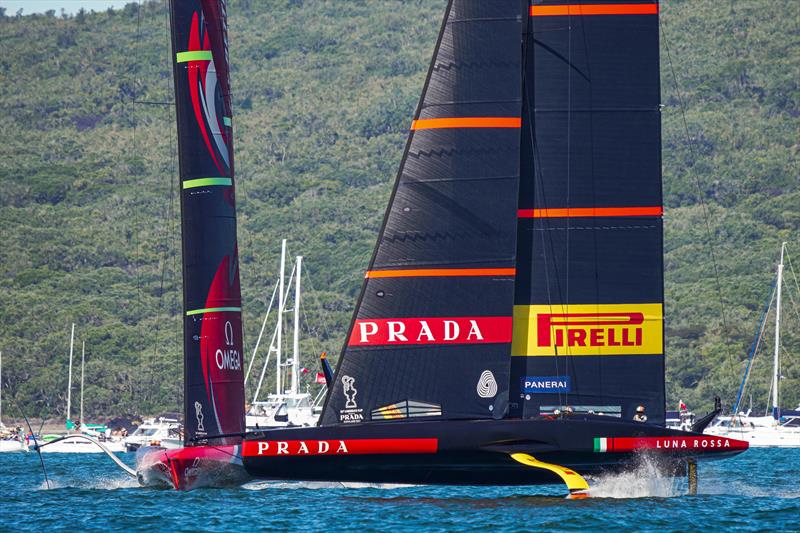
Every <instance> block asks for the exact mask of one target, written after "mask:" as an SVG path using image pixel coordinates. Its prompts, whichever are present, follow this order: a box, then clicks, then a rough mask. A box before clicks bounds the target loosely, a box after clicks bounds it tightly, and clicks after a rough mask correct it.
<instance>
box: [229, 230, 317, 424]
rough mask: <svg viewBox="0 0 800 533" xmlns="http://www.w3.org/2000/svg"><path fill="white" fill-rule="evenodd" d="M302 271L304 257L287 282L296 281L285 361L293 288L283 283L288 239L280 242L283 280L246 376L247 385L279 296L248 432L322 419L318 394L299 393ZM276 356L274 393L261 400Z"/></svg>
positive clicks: (248, 418)
mask: <svg viewBox="0 0 800 533" xmlns="http://www.w3.org/2000/svg"><path fill="white" fill-rule="evenodd" d="M302 268H303V258H302V256H297V258H296V259H295V267H294V269H293V270H292V272H291V274H290V275H289V280H288V281H289V283H288V285H290V286H291V284H292V281H294V301H293V305H294V309H293V310H292V311H293V317H294V327H293V331H292V333H293V338H292V341H293V342H292V357H291V358H290V359H286V360H284V353H283V314H284V312H285V311H286V303H287V301H288V300H289V298H288V297H289V290H290V289H289V288H285V283H284V281H285V273H286V239H284V240H283V241H281V266H280V277H279V278H278V282H277V283H276V286H275V290H274V291H273V293H272V298H271V300H270V303H269V306H268V308H267V313H266V316H265V317H264V322H263V323H262V325H261V332H260V333H259V335H258V340H257V341H256V346H255V348H254V350H253V356H252V357H251V358H250V366H249V367H248V369H247V375H246V376H245V383H247V378H248V377H249V375H250V370H251V369H252V366H253V361H254V360H255V356H256V353H257V350H258V346H259V344H260V342H261V337H262V335H263V333H264V328H265V327H266V325H267V319H268V318H269V314H270V310H271V309H272V304H273V303H274V302H275V295H276V294H277V296H278V320H277V323H276V325H275V330H274V331H273V334H272V340H271V341H270V346H269V349H268V351H267V357H266V359H265V361H264V366H263V368H262V370H261V375H260V377H259V380H258V385H257V386H256V391H255V394H253V401H252V402H251V403H250V405H249V407H248V408H247V412H246V416H245V425H246V427H247V430H248V431H252V430H257V429H266V428H277V427H287V426H313V425H316V423H317V419H318V418H319V412H318V410H317V409H316V408H315V406H316V404H317V403H318V401H319V399H320V398H321V397H322V396H321V395H318V396H317V398H313V397H312V396H311V394H310V393H309V392H301V391H300V374H301V372H304V371H305V370H304V369H302V370H301V367H300V286H301V278H302ZM273 353H274V354H275V360H276V365H275V366H276V383H275V393H274V394H269V395H268V396H267V399H266V400H259V399H258V395H259V393H260V392H261V386H262V384H263V382H264V376H265V374H266V371H267V368H268V366H269V360H270V357H271V356H272V354H273ZM287 372H288V373H289V374H290V375H291V381H290V382H289V386H288V387H286V382H285V379H284V378H285V376H284V374H285V373H287Z"/></svg>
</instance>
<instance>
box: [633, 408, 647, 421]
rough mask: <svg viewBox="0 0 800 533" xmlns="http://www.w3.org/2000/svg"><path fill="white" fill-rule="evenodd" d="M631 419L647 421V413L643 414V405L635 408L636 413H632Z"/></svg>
mask: <svg viewBox="0 0 800 533" xmlns="http://www.w3.org/2000/svg"><path fill="white" fill-rule="evenodd" d="M633 419H634V421H636V422H647V415H646V414H644V405H640V406H639V407H637V408H636V414H635V415H633Z"/></svg>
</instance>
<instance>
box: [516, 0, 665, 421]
mask: <svg viewBox="0 0 800 533" xmlns="http://www.w3.org/2000/svg"><path fill="white" fill-rule="evenodd" d="M658 44H659V43H658V4H656V3H654V2H622V3H621V2H616V3H607V2H602V3H601V2H595V1H593V0H581V2H564V1H558V2H557V1H548V0H545V1H538V0H537V1H536V2H534V3H533V5H532V6H531V7H530V10H529V23H528V34H527V46H526V58H525V69H524V89H523V92H524V106H523V120H522V144H521V154H522V155H521V159H522V172H521V184H520V200H519V202H520V205H519V213H518V216H519V222H518V223H519V230H518V235H519V237H518V252H517V253H518V261H517V281H516V294H515V307H514V344H513V348H512V355H513V356H514V357H512V361H513V362H512V369H513V370H512V379H511V387H512V394H511V397H512V400H514V401H515V402H518V403H517V404H516V406H515V410H514V412H515V413H516V414H519V415H521V416H525V417H530V416H536V415H539V414H545V413H547V412H548V411H551V410H552V409H554V408H557V407H559V406H561V407H562V408H563V406H567V405H571V406H573V407H574V408H575V409H576V410H581V409H582V410H594V411H602V412H605V413H606V414H612V415H617V416H622V417H624V418H631V417H632V416H633V414H634V411H635V409H636V406H638V405H644V406H645V407H646V410H647V414H648V416H649V419H650V422H655V423H663V422H664V408H665V407H664V403H665V402H664V357H663V353H664V350H663V260H662V219H661V216H662V197H661V140H660V133H661V132H660V128H661V123H660V111H659V103H660V93H659V90H660V88H659V48H658Z"/></svg>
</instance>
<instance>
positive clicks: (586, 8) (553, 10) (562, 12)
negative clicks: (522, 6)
mask: <svg viewBox="0 0 800 533" xmlns="http://www.w3.org/2000/svg"><path fill="white" fill-rule="evenodd" d="M567 15H573V16H582V15H658V4H572V5H558V6H531V16H532V17H563V16H567Z"/></svg>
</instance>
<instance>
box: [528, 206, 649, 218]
mask: <svg viewBox="0 0 800 533" xmlns="http://www.w3.org/2000/svg"><path fill="white" fill-rule="evenodd" d="M663 214H664V208H663V207H661V206H660V205H654V206H647V207H566V208H557V209H550V208H544V209H520V210H518V211H517V217H518V218H571V217H649V216H653V217H660V216H661V215H663Z"/></svg>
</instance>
